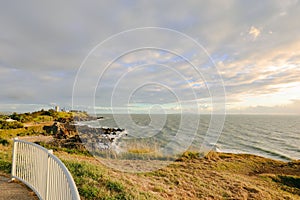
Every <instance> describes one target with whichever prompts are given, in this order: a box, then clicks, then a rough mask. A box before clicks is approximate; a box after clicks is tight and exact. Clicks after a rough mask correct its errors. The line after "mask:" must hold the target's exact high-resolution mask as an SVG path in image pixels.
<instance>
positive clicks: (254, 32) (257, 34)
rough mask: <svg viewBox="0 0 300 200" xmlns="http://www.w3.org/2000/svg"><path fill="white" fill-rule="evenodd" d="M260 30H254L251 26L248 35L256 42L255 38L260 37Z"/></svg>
mask: <svg viewBox="0 0 300 200" xmlns="http://www.w3.org/2000/svg"><path fill="white" fill-rule="evenodd" d="M260 32H261V31H260V30H259V29H258V28H255V27H254V26H251V28H250V30H249V35H251V36H252V37H253V40H256V38H257V37H258V36H259V35H260Z"/></svg>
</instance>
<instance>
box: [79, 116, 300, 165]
mask: <svg viewBox="0 0 300 200" xmlns="http://www.w3.org/2000/svg"><path fill="white" fill-rule="evenodd" d="M98 116H102V117H103V119H101V120H97V121H89V122H83V123H84V124H87V125H89V126H92V127H119V128H125V130H126V131H127V134H128V136H126V137H127V139H128V138H131V139H135V141H139V139H141V140H147V139H148V140H151V141H154V142H155V144H156V145H158V146H160V147H164V146H168V145H170V143H171V146H177V147H182V149H184V148H191V149H198V150H199V149H201V147H203V145H206V146H209V145H212V146H213V148H214V149H215V150H217V151H221V152H230V153H250V154H255V155H260V156H263V157H268V158H273V159H277V160H283V161H289V160H292V159H300V116H286V115H227V116H226V118H225V121H224V126H223V129H222V132H221V134H220V135H218V134H216V133H210V132H209V130H210V129H209V127H210V128H211V129H212V130H215V129H214V126H213V128H212V126H210V125H212V124H213V123H210V122H211V116H209V115H186V116H185V117H183V116H181V115H177V114H171V115H151V116H149V115H144V114H135V115H129V116H127V115H107V114H106V115H98ZM217 123H220V122H217ZM219 125H220V124H219ZM209 138H210V139H209ZM215 142H217V143H216V144H215ZM205 143H207V144H205ZM182 144H183V145H182Z"/></svg>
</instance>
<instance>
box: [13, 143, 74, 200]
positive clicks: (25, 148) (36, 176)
mask: <svg viewBox="0 0 300 200" xmlns="http://www.w3.org/2000/svg"><path fill="white" fill-rule="evenodd" d="M11 176H12V179H18V180H20V181H22V182H23V183H25V184H26V185H27V186H28V187H30V188H31V189H32V190H33V191H34V192H35V193H36V195H37V196H38V197H39V199H42V200H79V199H80V197H79V194H78V191H77V187H76V185H75V182H74V180H73V178H72V176H71V174H70V172H69V171H68V169H67V168H66V166H65V165H64V164H63V163H62V162H61V160H59V159H58V158H57V157H56V156H54V155H53V152H52V150H48V149H46V148H44V147H42V146H40V145H37V144H35V143H31V142H26V141H22V140H18V138H15V139H14V147H13V162H12V171H11Z"/></svg>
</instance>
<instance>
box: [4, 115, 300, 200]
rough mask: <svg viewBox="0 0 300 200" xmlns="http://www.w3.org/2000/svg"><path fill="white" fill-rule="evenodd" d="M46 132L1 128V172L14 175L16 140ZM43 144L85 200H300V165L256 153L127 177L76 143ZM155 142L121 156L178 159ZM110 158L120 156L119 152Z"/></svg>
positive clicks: (189, 158) (187, 161)
mask: <svg viewBox="0 0 300 200" xmlns="http://www.w3.org/2000/svg"><path fill="white" fill-rule="evenodd" d="M78 115H80V113H79V114H78ZM82 115H83V116H84V113H83V114H82ZM55 117H57V118H63V117H70V114H66V113H64V112H61V113H57V116H55ZM34 119H35V120H36V122H42V121H44V120H48V119H50V118H43V117H39V116H37V117H36V118H34ZM40 134H45V132H44V130H43V126H42V125H41V124H35V125H34V126H29V127H27V128H25V127H24V128H19V129H8V130H3V129H0V173H5V174H9V173H10V171H11V154H12V138H14V137H16V136H20V137H21V136H27V135H40ZM39 144H41V145H43V146H45V147H46V148H48V149H53V150H54V154H55V155H57V156H58V157H59V158H60V159H61V160H62V161H63V162H64V163H65V165H66V166H67V168H68V169H69V171H70V172H71V174H72V176H73V178H74V181H75V182H76V185H77V187H78V191H79V193H80V196H81V198H82V199H83V200H85V199H103V200H118V199H125V200H126V199H141V200H143V199H266V200H268V199H300V186H299V184H300V161H293V162H289V163H285V162H281V161H276V160H271V159H267V158H263V157H259V156H254V155H246V154H226V153H213V152H212V153H209V154H207V155H206V156H205V157H200V156H199V154H198V153H196V152H190V151H188V152H185V153H184V154H183V155H182V156H181V157H180V158H178V159H177V160H176V161H174V162H172V164H171V165H169V166H167V167H164V168H162V169H159V170H156V171H153V172H147V173H146V172H145V173H124V172H120V171H116V170H113V169H111V168H108V167H106V166H105V165H104V164H103V163H100V162H99V161H98V160H96V159H95V158H94V157H91V156H90V154H89V153H88V151H86V150H85V149H78V148H75V147H76V145H74V148H73V146H72V145H70V146H68V148H67V147H59V146H56V145H51V144H46V143H42V142H40V143H39ZM152 144H153V145H152V146H151V145H150V146H149V143H142V144H141V143H139V144H134V143H133V144H130V145H128V149H127V152H126V153H123V154H122V153H121V154H119V155H118V156H119V157H118V158H120V159H121V161H122V162H124V163H125V164H128V165H129V166H130V164H132V162H139V160H141V161H147V160H148V159H154V160H158V161H160V160H162V161H163V160H174V157H173V158H167V157H163V156H162V155H159V154H158V153H156V145H155V143H154V142H153V143H152ZM100 153H101V152H100ZM100 153H99V155H100ZM104 156H108V157H109V158H114V155H113V154H110V155H104V154H103V155H102V157H104ZM113 160H114V159H112V160H111V161H110V160H108V162H113ZM141 163H145V162H141Z"/></svg>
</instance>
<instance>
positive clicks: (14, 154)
mask: <svg viewBox="0 0 300 200" xmlns="http://www.w3.org/2000/svg"><path fill="white" fill-rule="evenodd" d="M17 152H18V138H17V137H16V138H14V140H13V152H12V166H11V181H14V180H15V178H14V177H15V176H16V164H17V163H16V159H17Z"/></svg>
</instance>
